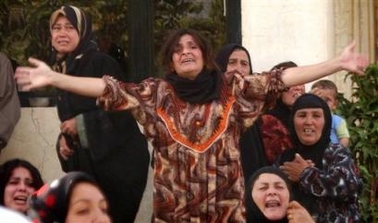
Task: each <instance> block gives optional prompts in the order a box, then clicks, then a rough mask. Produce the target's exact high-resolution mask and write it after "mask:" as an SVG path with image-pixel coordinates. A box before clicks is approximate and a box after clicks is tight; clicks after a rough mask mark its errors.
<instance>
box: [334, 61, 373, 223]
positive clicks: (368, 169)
mask: <svg viewBox="0 0 378 223" xmlns="http://www.w3.org/2000/svg"><path fill="white" fill-rule="evenodd" d="M348 76H350V77H351V80H352V83H353V86H354V87H353V93H352V100H350V101H349V100H347V99H345V98H344V97H342V96H340V97H339V100H340V104H339V112H340V113H341V114H342V116H343V117H345V119H346V121H347V123H348V128H349V131H350V135H351V145H350V149H351V150H352V152H353V153H354V154H355V155H356V160H357V163H358V165H359V167H360V171H361V175H362V177H363V179H364V188H363V191H362V193H361V196H360V202H361V213H362V217H363V221H364V222H366V223H368V222H378V203H377V192H378V188H377V187H378V180H377V179H378V64H371V65H370V66H369V67H368V69H367V70H366V72H365V75H364V76H357V75H350V74H349V75H348Z"/></svg>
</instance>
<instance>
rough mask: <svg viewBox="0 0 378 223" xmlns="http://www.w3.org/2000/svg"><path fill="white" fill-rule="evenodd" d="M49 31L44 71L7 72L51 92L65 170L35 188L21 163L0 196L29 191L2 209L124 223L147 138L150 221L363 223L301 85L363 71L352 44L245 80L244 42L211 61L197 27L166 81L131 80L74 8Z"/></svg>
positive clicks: (352, 177)
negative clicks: (323, 56)
mask: <svg viewBox="0 0 378 223" xmlns="http://www.w3.org/2000/svg"><path fill="white" fill-rule="evenodd" d="M50 31H51V35H52V47H53V57H52V62H50V63H45V62H43V61H40V60H38V59H35V58H30V59H29V62H30V64H31V66H29V67H28V66H24V67H18V68H17V70H16V74H15V77H16V80H17V83H18V84H19V86H22V88H23V89H24V90H31V89H36V88H40V87H44V86H48V85H51V86H53V87H56V88H58V89H59V94H58V106H57V107H58V113H59V117H60V119H61V122H62V124H61V135H60V136H59V138H58V141H57V151H58V155H59V157H60V161H61V164H62V167H64V168H66V171H67V172H68V173H67V175H65V176H63V177H62V178H60V179H57V180H55V181H53V182H51V183H48V184H46V185H44V186H42V180H41V177H40V175H39V174H36V173H35V171H34V169H33V170H27V171H25V170H24V169H25V168H24V169H22V168H23V167H16V168H15V169H14V170H8V173H6V174H7V175H4V176H9V177H3V176H1V178H0V179H1V181H4V185H6V186H5V188H8V187H10V186H11V185H15V184H14V183H12V182H17V184H22V185H24V186H25V187H27V188H28V189H27V190H25V193H23V194H20V195H19V194H17V193H18V192H17V193H15V194H14V195H12V197H11V199H10V200H12V201H14V203H15V204H16V206H17V209H16V210H18V211H20V212H22V213H25V214H27V215H28V216H29V217H31V218H33V219H34V220H35V222H41V223H47V222H66V223H71V222H90V221H91V220H95V219H96V220H97V221H99V222H132V221H133V219H134V217H135V214H136V211H137V210H138V206H139V202H140V199H141V195H142V193H143V190H144V187H145V180H146V172H147V168H148V167H147V166H148V151H147V149H146V141H145V140H146V139H147V140H148V141H149V142H151V145H152V147H153V150H154V152H153V157H152V160H153V168H154V170H153V172H154V175H153V204H152V207H153V216H151V220H152V222H290V223H295V222H317V223H323V222H349V223H351V222H358V221H359V214H358V192H359V190H360V189H361V186H362V185H361V179H360V177H359V173H358V170H357V168H356V165H355V164H354V161H353V158H352V155H351V153H350V151H349V149H348V148H346V147H344V146H342V145H340V144H331V143H330V140H329V139H330V128H331V127H330V126H331V122H332V120H331V115H330V111H329V108H328V106H327V104H326V103H325V102H324V101H323V100H322V99H321V98H319V97H318V96H315V95H313V94H304V89H303V84H304V83H307V82H310V81H313V80H316V79H319V78H322V77H325V76H327V75H329V74H332V73H335V72H337V71H340V70H347V71H350V72H353V73H356V74H363V71H364V69H365V67H366V66H367V63H368V62H367V59H366V58H365V57H364V56H363V55H360V54H358V53H355V52H354V43H352V44H350V45H348V46H347V47H346V48H345V49H344V51H343V52H342V53H341V54H340V55H339V56H338V57H337V58H334V59H331V60H328V61H324V62H321V63H319V64H314V65H309V66H296V64H294V63H288V64H287V63H285V64H279V65H277V66H275V67H274V68H272V69H271V70H270V71H268V72H262V73H253V71H252V64H251V59H250V55H249V53H248V51H247V50H246V49H245V48H244V47H242V46H240V45H237V44H230V45H227V46H225V47H224V48H223V49H221V50H220V52H219V53H218V55H217V56H216V57H214V55H213V54H212V49H211V47H210V46H209V44H208V42H207V41H206V39H205V38H203V37H202V36H201V35H200V34H199V33H198V32H197V31H195V30H192V29H179V30H176V31H174V32H172V33H171V35H170V36H168V37H167V39H166V42H165V43H164V45H163V46H162V49H161V65H162V68H163V69H164V70H165V72H166V75H165V77H164V78H148V79H146V80H143V81H141V82H140V83H129V82H127V81H126V80H123V79H122V78H121V77H120V76H119V71H118V69H116V68H115V67H117V65H115V64H114V61H113V60H112V59H111V58H109V57H106V56H105V55H103V54H101V53H99V52H98V51H97V50H96V45H95V43H94V42H93V41H91V29H90V23H89V19H88V17H87V16H86V15H85V14H84V12H83V11H82V10H80V9H79V8H77V7H74V6H63V7H62V8H60V9H58V10H57V11H55V12H54V13H53V14H52V16H51V20H50ZM300 95H302V96H300ZM261 113H265V115H264V116H260V114H261ZM125 123H126V124H125ZM137 123H139V125H140V126H141V127H140V129H141V132H140V131H139V126H138V125H137ZM277 123H279V124H280V125H277ZM278 126H279V127H278ZM273 131H274V132H277V133H276V135H274V136H273V137H272V134H273ZM136 134H137V135H136ZM137 136H138V137H137ZM126 145H127V147H125V146H126ZM143 154H147V155H143ZM141 157H142V158H141ZM146 157H147V158H146ZM146 160H147V161H146ZM78 161H80V162H78ZM5 166H6V164H4V165H3V167H5ZM16 170H17V171H16ZM28 171H29V172H28ZM18 172H20V173H18ZM37 173H38V171H37ZM17 174H19V175H20V176H18V175H17ZM113 182H114V183H113ZM107 183H108V184H107ZM105 185H106V186H105ZM108 185H111V186H108ZM41 186H42V187H41ZM3 188H4V187H3ZM1 192H2V193H4V196H3V199H2V200H1V202H3V203H2V204H4V206H8V205H7V203H6V202H5V201H6V199H5V197H6V196H5V194H6V193H7V190H6V189H4V190H3V191H1ZM21 204H22V205H21ZM29 205H31V206H29ZM21 206H24V207H25V208H22V209H21ZM8 207H10V208H13V207H12V206H8ZM27 208H29V209H30V211H26V209H27ZM123 213H127V214H126V215H129V216H124V214H123ZM130 219H132V220H130Z"/></svg>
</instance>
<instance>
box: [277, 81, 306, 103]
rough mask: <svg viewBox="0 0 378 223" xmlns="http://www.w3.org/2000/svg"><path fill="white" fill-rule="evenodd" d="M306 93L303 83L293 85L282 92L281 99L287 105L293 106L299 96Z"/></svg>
mask: <svg viewBox="0 0 378 223" xmlns="http://www.w3.org/2000/svg"><path fill="white" fill-rule="evenodd" d="M304 93H305V86H304V85H303V84H301V85H296V86H292V87H290V88H289V89H288V90H287V91H284V92H282V94H281V99H282V102H283V103H284V104H285V105H286V106H288V107H292V106H293V104H294V102H295V101H296V100H297V98H298V97H299V96H301V95H302V94H304Z"/></svg>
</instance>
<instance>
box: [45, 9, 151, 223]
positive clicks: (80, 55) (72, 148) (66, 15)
mask: <svg viewBox="0 0 378 223" xmlns="http://www.w3.org/2000/svg"><path fill="white" fill-rule="evenodd" d="M50 32H51V44H52V56H51V62H50V64H51V65H52V68H53V69H54V70H55V71H59V72H62V73H67V74H69V75H71V76H75V77H102V76H103V75H105V74H107V75H111V76H114V77H117V78H121V79H122V77H123V76H122V74H121V69H120V67H119V65H118V63H117V62H116V61H115V60H114V59H113V58H111V57H110V56H108V55H106V54H104V53H101V52H99V51H98V50H97V44H96V43H95V42H94V41H93V40H92V23H91V21H90V18H89V17H88V16H87V15H86V14H85V13H84V12H83V11H82V10H80V9H79V8H77V7H75V6H62V7H61V8H59V9H58V10H56V11H54V12H53V13H52V15H51V18H50ZM84 85H85V84H84ZM84 85H83V87H84ZM57 108H58V115H59V119H60V121H61V126H60V127H61V134H60V136H59V138H58V142H57V151H58V157H59V160H60V162H61V165H62V169H63V170H64V171H65V172H68V171H84V172H86V173H89V174H91V175H92V176H93V177H94V178H95V179H96V181H97V182H98V183H99V185H100V186H101V188H102V189H103V190H104V193H105V194H106V196H107V198H108V199H109V204H110V214H111V216H112V218H113V221H114V222H116V223H118V222H119V223H123V222H133V221H134V219H135V216H136V214H137V212H138V208H139V203H140V201H141V199H142V196H143V191H144V189H145V186H146V181H147V173H148V166H149V165H148V163H149V152H148V149H147V141H146V139H145V138H144V136H143V135H142V134H141V132H140V130H139V127H138V125H137V123H136V121H135V119H134V118H133V117H132V116H131V114H130V113H129V112H128V111H126V112H124V111H123V112H113V113H109V112H105V111H104V110H103V109H101V108H100V107H98V106H97V105H96V99H94V98H90V97H84V96H80V95H77V94H73V93H71V92H68V91H65V90H59V89H58V97H57ZM126 200H127V202H125V201H126Z"/></svg>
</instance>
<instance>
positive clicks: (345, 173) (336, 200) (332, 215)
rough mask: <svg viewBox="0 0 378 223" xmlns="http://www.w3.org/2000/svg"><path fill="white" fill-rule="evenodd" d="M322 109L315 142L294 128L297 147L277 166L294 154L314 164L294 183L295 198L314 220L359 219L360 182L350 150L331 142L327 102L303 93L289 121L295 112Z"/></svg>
mask: <svg viewBox="0 0 378 223" xmlns="http://www.w3.org/2000/svg"><path fill="white" fill-rule="evenodd" d="M305 108H321V109H322V110H323V114H324V127H323V129H322V134H321V137H320V139H319V140H318V141H317V142H314V143H313V144H312V145H308V144H303V143H302V142H301V141H300V139H299V137H298V135H297V134H296V133H295V130H294V129H293V130H292V131H293V134H294V135H293V138H294V140H295V141H296V147H295V148H293V149H289V150H285V151H284V152H283V153H282V155H281V157H280V158H279V159H278V160H277V163H276V165H278V166H279V165H282V164H283V163H284V162H286V161H292V160H293V159H294V156H295V154H296V153H298V154H299V155H301V156H302V158H303V159H305V160H307V159H310V160H311V161H312V162H313V163H314V165H315V166H313V167H308V168H306V169H305V170H303V171H302V173H301V175H300V178H299V183H293V185H292V187H293V193H294V199H295V200H297V201H298V202H299V203H300V204H302V205H303V206H304V207H305V208H306V209H307V210H308V211H309V213H310V214H311V215H312V216H313V217H314V218H315V219H317V221H316V222H317V223H330V222H332V223H338V222H343V223H356V222H359V219H360V215H359V212H358V193H359V192H360V190H361V187H362V181H361V178H360V175H359V172H358V169H357V167H356V165H355V163H354V160H353V158H352V154H351V152H350V151H349V149H347V148H345V147H343V146H342V145H340V144H332V143H330V137H329V136H330V132H331V124H332V115H331V111H330V109H329V107H328V105H327V103H326V102H325V101H324V100H323V99H321V98H319V97H318V96H316V95H314V94H303V95H301V96H300V97H298V99H297V100H296V101H295V103H294V105H293V108H292V117H291V119H290V121H291V122H292V124H291V125H292V126H294V123H293V122H294V115H295V113H296V111H298V110H300V109H305Z"/></svg>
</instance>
